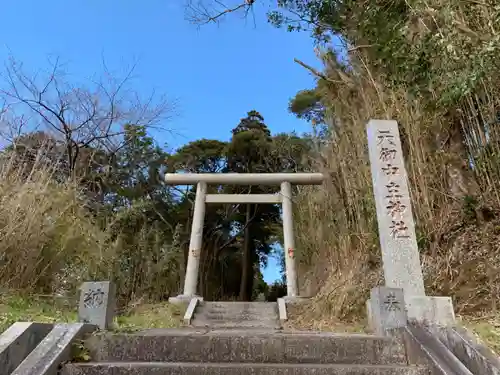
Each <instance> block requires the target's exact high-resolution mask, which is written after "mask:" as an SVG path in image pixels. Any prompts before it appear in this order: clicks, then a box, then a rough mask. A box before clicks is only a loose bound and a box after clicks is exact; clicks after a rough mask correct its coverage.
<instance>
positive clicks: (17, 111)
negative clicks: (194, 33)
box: [0, 58, 175, 174]
mask: <svg viewBox="0 0 500 375" xmlns="http://www.w3.org/2000/svg"><path fill="white" fill-rule="evenodd" d="M103 69H104V73H103V75H102V76H101V78H100V79H99V80H97V81H93V80H89V82H88V84H86V85H84V84H74V83H71V82H70V80H69V79H68V77H67V75H66V74H65V71H64V70H63V65H62V64H61V62H60V59H56V60H55V61H53V62H51V64H50V71H48V72H45V73H43V72H37V73H35V74H28V73H27V71H26V70H25V69H24V67H23V64H22V63H20V62H18V61H16V60H15V59H14V58H10V59H9V60H8V62H7V63H6V66H5V72H4V74H3V75H2V76H3V78H4V82H3V83H4V84H3V86H0V103H1V102H3V103H4V105H3V108H4V110H3V111H2V112H1V113H2V114H3V118H2V120H3V123H4V124H7V126H4V127H6V128H7V129H8V131H7V132H6V131H4V132H3V135H4V136H7V138H11V139H10V141H11V142H12V141H14V139H16V138H19V137H20V136H21V135H22V134H23V133H26V132H33V131H35V130H37V131H41V132H44V133H47V134H50V136H51V137H54V139H55V140H56V141H57V142H58V143H59V144H60V145H61V146H62V147H61V149H62V150H64V158H65V161H66V163H65V164H66V165H67V168H68V171H69V172H70V174H71V173H72V172H73V171H74V170H75V166H76V165H77V161H78V158H79V155H80V154H81V152H82V150H86V152H88V150H89V149H95V150H99V151H100V152H103V151H104V152H106V153H108V154H113V153H115V152H117V151H118V150H119V149H120V148H122V147H123V146H124V145H125V142H126V138H125V137H123V135H124V132H125V126H126V125H127V124H130V125H139V126H144V127H146V128H157V129H164V127H163V126H164V122H165V121H166V120H167V119H168V118H169V117H170V116H172V114H173V110H174V109H175V105H174V102H171V101H168V100H166V98H165V97H161V98H158V99H157V97H156V96H155V95H154V93H153V94H152V95H150V96H149V97H148V98H146V99H145V100H143V99H142V98H140V97H139V95H138V93H137V92H135V91H133V90H131V89H130V88H129V87H128V83H129V81H130V80H131V79H132V75H133V72H134V70H135V64H134V65H133V66H132V67H131V68H130V69H129V70H128V71H127V73H126V74H125V76H124V78H121V79H117V78H116V77H114V76H113V75H112V74H111V73H110V72H109V70H108V68H107V67H106V64H105V63H103Z"/></svg>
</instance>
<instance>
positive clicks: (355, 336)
mask: <svg viewBox="0 0 500 375" xmlns="http://www.w3.org/2000/svg"><path fill="white" fill-rule="evenodd" d="M160 330H161V331H160ZM99 336H100V337H103V338H105V339H110V338H126V337H134V338H137V337H145V338H148V339H149V338H151V337H157V338H162V337H186V336H191V337H203V336H215V337H219V336H222V337H226V336H230V337H235V336H237V337H238V338H239V337H256V336H258V337H262V338H273V337H285V338H286V337H294V338H295V337H300V338H301V339H310V338H314V339H316V338H323V339H326V338H328V339H332V340H376V341H385V342H387V343H397V342H398V340H396V339H395V338H393V337H389V336H378V335H370V334H366V333H336V332H321V331H282V330H281V331H278V332H276V331H274V330H273V331H267V330H265V332H264V331H252V330H246V329H241V330H239V331H238V329H232V330H225V329H217V330H209V331H207V330H205V329H204V327H201V328H190V327H186V328H183V329H175V328H174V329H170V328H164V329H158V328H150V329H145V330H141V331H139V332H110V333H105V334H101V335H98V336H97V337H99Z"/></svg>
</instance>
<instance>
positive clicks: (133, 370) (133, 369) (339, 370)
mask: <svg viewBox="0 0 500 375" xmlns="http://www.w3.org/2000/svg"><path fill="white" fill-rule="evenodd" d="M153 374H154V375H167V374H168V375H200V374H204V375H234V374H239V375H428V374H429V372H428V371H427V370H426V369H425V368H422V367H406V366H394V365H392V366H383V365H379V366H375V365H335V364H269V363H266V364H256V363H192V362H190V363H175V362H170V363H169V362H110V363H78V364H75V363H73V364H67V365H66V366H64V368H63V370H62V373H61V375H153Z"/></svg>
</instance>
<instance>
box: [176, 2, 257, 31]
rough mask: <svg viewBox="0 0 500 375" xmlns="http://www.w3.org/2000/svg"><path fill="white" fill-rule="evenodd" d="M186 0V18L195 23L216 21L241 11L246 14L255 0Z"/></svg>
mask: <svg viewBox="0 0 500 375" xmlns="http://www.w3.org/2000/svg"><path fill="white" fill-rule="evenodd" d="M228 1H230V3H227V2H223V1H221V0H186V18H187V19H188V20H189V21H190V22H192V23H194V24H196V25H204V24H208V23H211V22H213V23H218V22H219V21H220V20H221V19H222V18H223V17H224V16H226V15H229V14H234V13H241V14H243V16H244V17H246V16H248V14H249V12H250V11H251V10H252V9H253V6H254V4H255V0H228Z"/></svg>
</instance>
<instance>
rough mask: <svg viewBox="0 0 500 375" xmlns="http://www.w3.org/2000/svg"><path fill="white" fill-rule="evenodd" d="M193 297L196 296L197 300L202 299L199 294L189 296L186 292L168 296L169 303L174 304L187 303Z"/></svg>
mask: <svg viewBox="0 0 500 375" xmlns="http://www.w3.org/2000/svg"><path fill="white" fill-rule="evenodd" d="M193 298H197V299H198V301H203V297H200V296H190V295H186V294H179V295H178V296H176V297H170V298H169V299H168V302H169V303H172V304H175V305H183V304H186V305H187V304H189V302H191V300H192V299H193Z"/></svg>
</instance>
